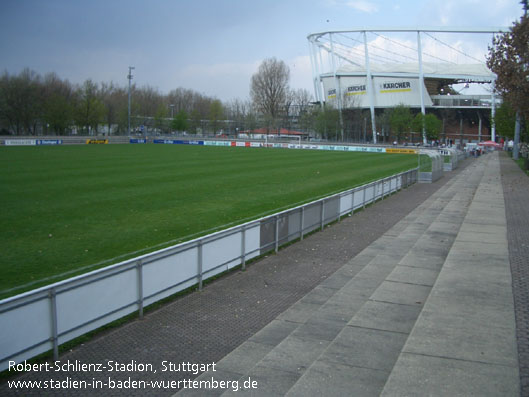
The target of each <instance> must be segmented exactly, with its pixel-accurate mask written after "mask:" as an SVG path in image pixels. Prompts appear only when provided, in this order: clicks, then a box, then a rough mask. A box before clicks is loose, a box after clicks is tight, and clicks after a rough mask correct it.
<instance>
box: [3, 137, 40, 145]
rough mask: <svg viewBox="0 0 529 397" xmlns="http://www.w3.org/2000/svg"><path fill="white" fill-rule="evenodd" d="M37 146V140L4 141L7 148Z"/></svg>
mask: <svg viewBox="0 0 529 397" xmlns="http://www.w3.org/2000/svg"><path fill="white" fill-rule="evenodd" d="M36 144H37V141H36V140H35V139H6V140H5V141H4V145H6V146H35V145H36Z"/></svg>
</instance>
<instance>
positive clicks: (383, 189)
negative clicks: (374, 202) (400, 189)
mask: <svg viewBox="0 0 529 397" xmlns="http://www.w3.org/2000/svg"><path fill="white" fill-rule="evenodd" d="M382 200H384V178H382Z"/></svg>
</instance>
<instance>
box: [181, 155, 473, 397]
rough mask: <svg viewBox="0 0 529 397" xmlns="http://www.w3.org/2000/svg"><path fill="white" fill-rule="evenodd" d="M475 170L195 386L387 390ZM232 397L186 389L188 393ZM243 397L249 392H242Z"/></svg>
mask: <svg viewBox="0 0 529 397" xmlns="http://www.w3.org/2000/svg"><path fill="white" fill-rule="evenodd" d="M476 167H477V165H471V166H469V167H467V169H465V170H464V171H463V172H462V173H461V174H460V175H459V176H458V177H457V178H454V179H453V180H451V181H449V182H448V183H447V184H446V185H445V187H444V188H443V190H441V191H438V192H436V193H435V194H434V195H432V196H431V197H430V198H429V199H427V200H426V201H425V202H423V204H421V205H420V206H419V207H417V209H415V210H414V211H412V212H411V213H410V214H409V215H408V216H406V217H405V218H404V219H403V220H402V221H400V222H399V223H397V224H396V225H395V226H394V227H392V228H391V229H390V230H388V232H386V233H385V234H384V235H383V236H382V237H381V238H379V239H378V240H377V241H375V242H374V243H373V244H371V245H370V246H369V247H367V248H366V249H365V250H363V251H362V252H361V253H360V254H359V255H357V256H356V257H355V258H353V259H352V260H351V261H350V262H349V263H347V264H345V265H344V266H343V267H342V268H341V269H339V270H338V271H337V272H335V273H334V274H333V275H331V276H330V277H328V278H327V279H325V280H324V281H322V283H321V284H320V285H319V286H317V287H316V288H314V289H313V290H312V291H311V292H310V293H309V294H307V295H306V296H305V297H303V298H302V299H300V300H299V301H298V302H297V303H295V304H294V305H293V306H291V307H290V308H289V309H288V310H286V311H285V312H283V313H282V314H281V315H279V316H278V317H277V318H276V319H275V320H273V321H272V322H271V323H269V324H268V325H267V326H266V327H264V328H263V329H262V330H261V331H259V332H258V333H256V334H255V335H254V336H252V337H251V338H250V339H249V340H248V341H247V342H245V343H243V344H242V345H240V346H239V347H238V348H237V349H236V350H234V351H233V352H232V353H230V354H229V355H227V356H226V357H225V358H224V359H222V360H220V361H219V362H218V363H217V366H216V371H215V372H209V373H204V374H202V375H201V376H199V377H198V378H197V379H196V380H198V381H200V380H208V379H211V378H214V379H216V380H218V381H221V380H226V381H228V380H239V383H240V384H241V385H242V382H244V381H245V380H248V379H249V378H251V380H254V381H256V382H257V384H258V389H255V390H252V391H251V394H252V395H285V394H287V393H288V394H289V395H302V394H303V395H307V394H309V395H311V394H319V392H321V394H323V395H343V392H344V391H345V390H348V392H347V393H346V395H357V394H360V395H363V394H367V395H373V394H372V393H373V392H374V393H375V394H378V393H380V392H381V391H382V388H383V387H384V384H385V383H386V380H387V378H388V376H389V374H390V372H391V369H392V368H393V365H394V363H395V362H396V360H397V358H398V356H399V353H400V351H401V349H402V347H403V346H404V343H405V342H406V339H407V336H408V334H409V332H410V331H411V330H412V328H413V325H414V323H415V320H416V318H417V317H418V315H419V313H420V310H421V308H422V306H423V304H424V301H425V300H426V298H427V296H428V294H429V292H430V289H431V287H432V285H433V284H434V282H435V280H436V278H437V274H438V272H439V270H440V268H441V266H442V264H443V263H444V259H445V258H446V255H447V254H448V251H449V249H450V247H451V245H452V243H453V241H454V239H455V236H456V235H457V232H458V230H459V227H460V224H461V220H462V218H463V216H464V214H465V212H466V210H467V208H468V206H469V204H470V201H471V199H472V196H473V194H474V191H475V188H476V187H477V185H478V183H479V179H480V175H477V174H479V172H478V173H476ZM223 392H224V394H223V395H230V394H232V393H233V391H230V390H226V389H211V390H204V389H197V390H192V389H184V390H181V391H180V392H179V394H183V395H194V394H196V395H204V394H206V395H220V394H222V393H223ZM239 392H240V391H239Z"/></svg>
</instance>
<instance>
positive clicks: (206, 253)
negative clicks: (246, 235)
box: [202, 232, 242, 277]
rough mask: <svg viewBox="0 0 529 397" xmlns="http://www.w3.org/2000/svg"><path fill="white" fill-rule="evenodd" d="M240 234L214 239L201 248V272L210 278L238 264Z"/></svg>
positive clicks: (232, 233) (231, 233)
mask: <svg viewBox="0 0 529 397" xmlns="http://www.w3.org/2000/svg"><path fill="white" fill-rule="evenodd" d="M241 240H242V232H236V233H234V232H230V234H227V235H224V236H219V237H216V238H215V239H214V240H212V241H205V242H204V244H203V246H202V261H203V262H202V263H203V264H202V271H203V273H205V274H206V277H211V276H214V275H216V274H219V273H222V272H223V271H226V270H229V269H230V268H232V267H234V266H236V265H238V264H239V263H240V260H239V259H240V256H241Z"/></svg>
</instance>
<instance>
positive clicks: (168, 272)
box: [142, 246, 198, 305]
mask: <svg viewBox="0 0 529 397" xmlns="http://www.w3.org/2000/svg"><path fill="white" fill-rule="evenodd" d="M197 269H198V248H197V247H196V246H193V247H191V248H188V246H185V249H183V250H181V251H177V252H176V253H175V254H173V255H171V256H166V257H162V258H160V259H157V260H155V261H153V262H149V263H146V264H145V265H143V269H142V271H143V296H144V297H145V305H149V304H151V303H153V302H156V301H157V300H159V299H163V298H165V297H167V296H170V295H172V294H174V293H176V292H178V291H182V290H184V289H186V288H188V287H190V286H192V285H194V284H196V283H197V278H196V277H197Z"/></svg>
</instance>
